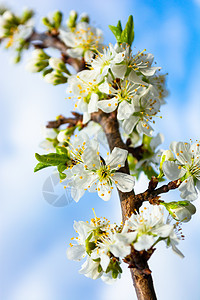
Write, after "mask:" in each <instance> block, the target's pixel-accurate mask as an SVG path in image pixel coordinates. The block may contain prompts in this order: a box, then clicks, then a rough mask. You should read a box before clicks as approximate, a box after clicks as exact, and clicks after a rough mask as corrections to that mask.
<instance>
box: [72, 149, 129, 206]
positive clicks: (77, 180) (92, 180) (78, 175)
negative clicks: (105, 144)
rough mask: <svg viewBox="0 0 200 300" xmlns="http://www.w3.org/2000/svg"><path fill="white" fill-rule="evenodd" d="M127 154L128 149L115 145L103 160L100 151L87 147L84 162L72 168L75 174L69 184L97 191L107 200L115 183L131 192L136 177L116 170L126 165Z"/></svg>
mask: <svg viewBox="0 0 200 300" xmlns="http://www.w3.org/2000/svg"><path fill="white" fill-rule="evenodd" d="M127 154H128V152H127V150H124V149H120V148H117V147H115V148H114V149H113V151H112V152H111V154H109V153H108V156H107V158H106V159H105V161H103V160H102V158H101V157H100V155H99V151H97V150H96V149H95V148H94V147H93V148H92V147H89V146H88V147H86V148H85V150H84V151H83V154H82V155H81V160H82V163H81V164H79V165H77V166H76V167H73V168H72V169H71V172H72V174H73V175H74V176H72V177H71V180H70V181H69V183H68V186H71V187H72V188H73V189H75V190H76V189H77V190H80V189H81V190H82V191H85V190H87V189H88V190H89V191H90V192H94V191H97V193H98V196H99V197H100V198H102V199H103V200H105V201H108V200H109V199H110V197H111V193H112V189H113V184H114V185H116V187H117V188H118V189H119V190H120V191H122V192H130V191H131V190H132V189H133V187H134V184H135V179H134V177H133V176H131V175H128V174H125V173H121V172H116V171H118V170H119V169H120V168H121V167H123V166H124V165H125V161H126V158H127ZM78 200H79V199H76V201H78Z"/></svg>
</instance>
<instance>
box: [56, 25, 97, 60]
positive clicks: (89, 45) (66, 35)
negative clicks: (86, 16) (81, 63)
mask: <svg viewBox="0 0 200 300" xmlns="http://www.w3.org/2000/svg"><path fill="white" fill-rule="evenodd" d="M60 39H61V40H62V41H63V42H64V43H65V44H66V45H67V46H68V47H70V49H68V50H67V54H68V55H69V56H71V57H73V58H78V59H82V57H84V59H85V61H90V59H91V58H92V56H93V54H94V52H95V51H96V50H98V49H100V48H101V46H102V43H103V34H102V31H101V30H100V29H99V28H95V27H93V26H91V25H89V24H88V23H86V22H79V23H78V24H77V25H76V28H75V29H74V30H73V31H64V30H60Z"/></svg>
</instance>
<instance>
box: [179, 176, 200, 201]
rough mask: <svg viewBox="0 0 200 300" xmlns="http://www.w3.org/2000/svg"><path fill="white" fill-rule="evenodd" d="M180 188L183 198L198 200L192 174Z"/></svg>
mask: <svg viewBox="0 0 200 300" xmlns="http://www.w3.org/2000/svg"><path fill="white" fill-rule="evenodd" d="M178 189H179V191H180V192H181V198H183V199H186V200H189V201H193V200H196V199H197V197H198V194H197V191H196V189H195V186H194V180H193V178H192V176H190V177H188V178H187V179H185V180H184V181H183V182H182V183H181V185H180V186H179V188H178Z"/></svg>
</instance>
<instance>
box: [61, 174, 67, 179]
mask: <svg viewBox="0 0 200 300" xmlns="http://www.w3.org/2000/svg"><path fill="white" fill-rule="evenodd" d="M59 176H60V179H61V180H64V179H65V178H66V177H67V175H66V174H65V173H59Z"/></svg>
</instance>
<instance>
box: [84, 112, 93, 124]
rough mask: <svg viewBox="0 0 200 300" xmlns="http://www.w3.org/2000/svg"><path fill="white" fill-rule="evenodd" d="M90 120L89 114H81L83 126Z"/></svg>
mask: <svg viewBox="0 0 200 300" xmlns="http://www.w3.org/2000/svg"><path fill="white" fill-rule="evenodd" d="M90 119H91V114H89V113H87V112H84V113H83V124H86V123H87V122H89V121H90Z"/></svg>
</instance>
